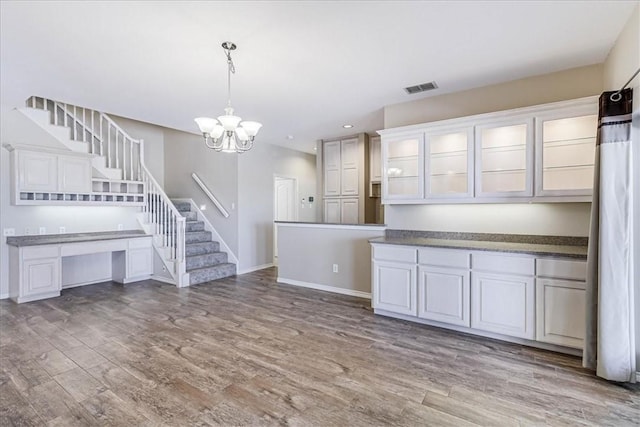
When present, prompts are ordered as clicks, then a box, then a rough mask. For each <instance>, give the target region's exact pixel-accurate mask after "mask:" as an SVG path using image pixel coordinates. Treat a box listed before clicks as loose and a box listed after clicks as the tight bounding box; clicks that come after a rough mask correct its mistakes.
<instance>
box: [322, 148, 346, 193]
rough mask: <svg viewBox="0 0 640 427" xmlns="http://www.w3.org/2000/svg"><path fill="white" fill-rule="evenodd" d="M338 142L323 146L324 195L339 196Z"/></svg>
mask: <svg viewBox="0 0 640 427" xmlns="http://www.w3.org/2000/svg"><path fill="white" fill-rule="evenodd" d="M340 149H341V147H340V141H330V142H325V143H324V146H323V150H322V153H323V156H324V157H323V162H324V163H323V164H324V195H325V196H339V195H340V177H341V175H342V173H341V168H340Z"/></svg>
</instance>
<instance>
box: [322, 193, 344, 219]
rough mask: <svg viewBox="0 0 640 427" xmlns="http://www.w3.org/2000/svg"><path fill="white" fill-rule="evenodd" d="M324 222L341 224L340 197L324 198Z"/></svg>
mask: <svg viewBox="0 0 640 427" xmlns="http://www.w3.org/2000/svg"><path fill="white" fill-rule="evenodd" d="M324 222H328V223H333V224H339V223H340V222H341V221H340V199H324Z"/></svg>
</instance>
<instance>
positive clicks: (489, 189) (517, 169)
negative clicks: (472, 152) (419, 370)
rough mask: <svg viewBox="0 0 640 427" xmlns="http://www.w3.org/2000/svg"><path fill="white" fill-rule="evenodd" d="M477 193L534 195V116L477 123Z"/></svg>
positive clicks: (493, 195) (486, 195)
mask: <svg viewBox="0 0 640 427" xmlns="http://www.w3.org/2000/svg"><path fill="white" fill-rule="evenodd" d="M475 138H476V147H475V148H476V156H475V158H476V175H475V186H476V197H527V196H532V195H533V119H532V118H528V119H516V120H508V121H502V122H498V123H487V124H483V125H479V126H476V134H475Z"/></svg>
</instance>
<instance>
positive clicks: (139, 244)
mask: <svg viewBox="0 0 640 427" xmlns="http://www.w3.org/2000/svg"><path fill="white" fill-rule="evenodd" d="M150 247H151V238H150V237H141V238H136V239H130V240H129V249H137V248H150Z"/></svg>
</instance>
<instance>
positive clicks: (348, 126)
mask: <svg viewBox="0 0 640 427" xmlns="http://www.w3.org/2000/svg"><path fill="white" fill-rule="evenodd" d="M342 127H343V128H345V129H351V128H352V127H353V125H342Z"/></svg>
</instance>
